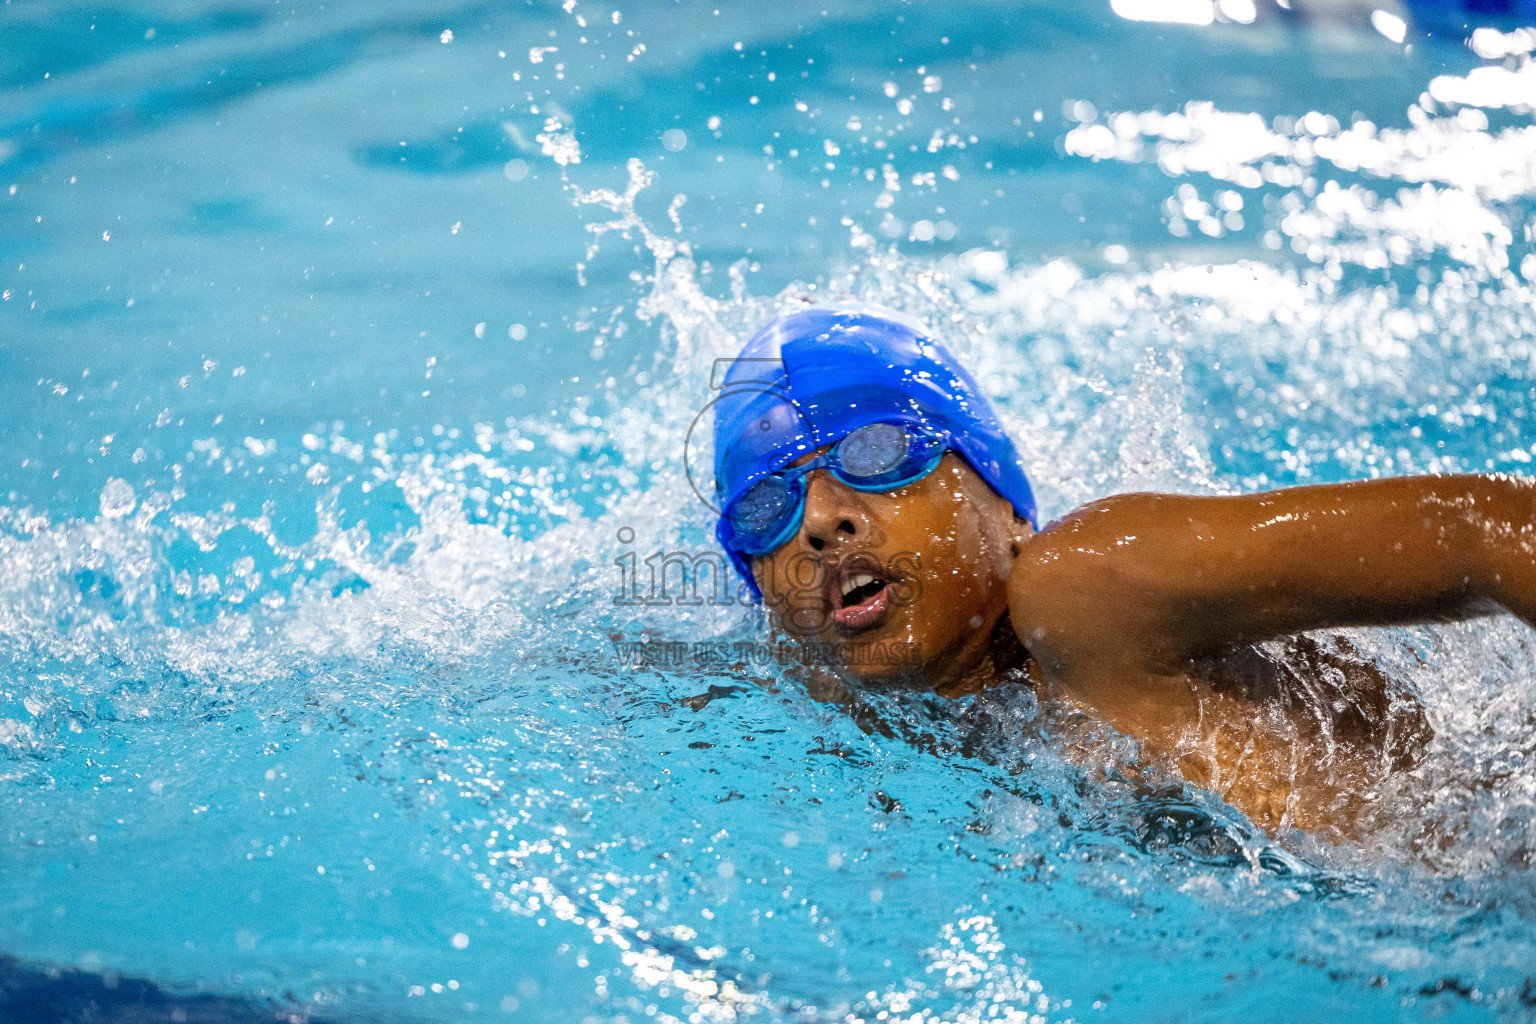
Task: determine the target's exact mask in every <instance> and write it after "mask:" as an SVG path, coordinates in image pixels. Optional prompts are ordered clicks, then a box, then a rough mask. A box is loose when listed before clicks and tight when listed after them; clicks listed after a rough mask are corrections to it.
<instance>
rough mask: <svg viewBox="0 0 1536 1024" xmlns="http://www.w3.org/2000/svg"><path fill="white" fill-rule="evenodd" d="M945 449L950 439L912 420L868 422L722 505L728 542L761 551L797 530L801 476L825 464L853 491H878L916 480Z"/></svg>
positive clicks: (749, 550) (802, 496)
mask: <svg viewBox="0 0 1536 1024" xmlns="http://www.w3.org/2000/svg"><path fill="white" fill-rule="evenodd" d="M948 449H949V439H948V438H947V437H945V435H943V434H941V433H939V432H937V431H935V430H931V429H929V428H928V427H925V426H921V425H918V424H914V423H868V424H865V425H864V426H862V427H859V428H858V429H857V430H854V431H851V432H850V433H849V434H848V435H847V436H846V437H844V438H842V440H840V441H838V442H837V443H836V444H834V445H833V446H832V447H831V448H829V449H828V450H827V451H826V452H825V453H823V454H821V455H819V456H817V457H816V458H814V459H811V460H810V461H809V462H806V463H805V464H804V465H800V466H794V467H792V468H789V469H781V470H779V471H777V472H774V473H769V474H768V475H767V476H765V477H763V478H762V479H761V480H758V481H757V482H756V483H754V484H753V485H752V486H751V487H749V488H747V490H746V491H745V492H744V493H743V494H742V495H741V497H739V498H737V499H736V500H735V501H734V502H732V503H731V505H730V506H729V507H728V508H727V509H726V510H725V519H726V522H728V523H729V524H730V534H731V536H730V543H731V544H732V545H733V546H734V547H735V548H736V549H737V550H739V551H741V552H742V553H744V554H747V555H766V554H767V553H768V552H770V551H772V550H773V549H775V548H777V547H778V546H779V545H780V544H783V543H784V542H785V541H787V540H789V539H790V538H791V537H793V536H794V535H795V531H797V530H799V529H800V522H801V519H802V518H803V517H804V515H805V478H806V476H808V475H809V474H810V473H812V472H814V471H816V470H818V469H826V470H827V471H829V472H830V473H831V474H832V476H833V477H834V478H835V479H836V480H837V481H838V482H839V483H842V484H844V485H845V486H847V487H851V488H853V489H854V490H856V491H864V492H866V493H879V492H883V491H894V490H895V489H896V488H898V487H905V486H906V485H907V484H910V483H913V482H914V481H917V480H921V479H922V478H923V477H925V476H927V475H928V474H929V473H931V472H933V469H934V467H935V466H937V465H938V464H939V460H940V459H941V458H943V456H944V453H945V452H946V451H947V450H948Z"/></svg>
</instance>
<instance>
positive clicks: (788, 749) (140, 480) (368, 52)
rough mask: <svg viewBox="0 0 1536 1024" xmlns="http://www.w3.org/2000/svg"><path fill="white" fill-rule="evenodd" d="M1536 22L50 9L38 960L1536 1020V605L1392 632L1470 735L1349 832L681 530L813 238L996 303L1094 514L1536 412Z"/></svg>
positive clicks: (1446, 714)
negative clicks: (874, 672)
mask: <svg viewBox="0 0 1536 1024" xmlns="http://www.w3.org/2000/svg"><path fill="white" fill-rule="evenodd" d="M716 2H717V3H718V2H719V0H716ZM1202 4H1203V5H1204V6H1202ZM1152 17H1159V18H1164V19H1167V18H1174V17H1177V18H1182V19H1183V20H1184V21H1195V22H1202V21H1203V22H1209V23H1208V24H1179V23H1172V22H1170V21H1168V20H1162V21H1158V20H1145V19H1147V18H1152ZM1478 27H1481V28H1483V29H1484V31H1482V32H1479V33H1477V34H1476V35H1473V32H1472V30H1473V29H1474V28H1478ZM1519 28H1520V23H1518V22H1510V21H1499V20H1497V18H1496V17H1495V16H1492V15H1489V16H1484V17H1483V20H1480V21H1475V22H1468V21H1466V20H1465V19H1464V18H1462V17H1460V16H1458V15H1456V14H1455V12H1454V11H1452V12H1446V11H1444V10H1440V11H1436V12H1423V11H1421V12H1420V13H1419V16H1418V17H1417V18H1416V17H1415V15H1414V12H1412V11H1407V10H1404V9H1402V8H1399V7H1398V6H1396V5H1393V4H1384V5H1383V9H1382V10H1380V11H1376V12H1375V13H1374V14H1373V12H1372V10H1371V8H1370V7H1369V6H1367V7H1354V6H1350V5H1328V6H1319V5H1304V4H1302V3H1301V2H1300V0H1291V4H1290V6H1289V9H1283V8H1282V7H1280V6H1276V5H1275V4H1273V3H1272V2H1270V0H1257V6H1255V5H1254V4H1245V3H1235V2H1233V0H1223V2H1222V3H1220V4H1217V5H1210V4H1205V3H1204V0H1190V2H1178V0H1116V2H1115V3H1114V4H1113V5H1111V4H1110V3H1109V2H1108V0H1104V2H1102V3H1101V2H1099V0H1092V2H1084V3H1079V2H1066V0H1062V2H1040V3H1034V4H1030V5H1027V6H1026V5H1002V4H977V5H972V6H969V7H964V8H962V7H959V6H956V5H940V4H896V3H891V2H873V0H872V2H868V3H851V4H843V5H840V6H836V7H827V8H826V9H823V8H822V7H821V6H819V5H817V4H809V5H806V4H787V3H786V4H753V5H741V4H727V3H720V4H719V6H718V8H717V7H714V6H711V5H709V4H697V3H691V2H683V3H663V2H657V3H646V4H633V3H622V4H596V5H595V4H592V3H590V2H589V0H576V2H570V0H567V2H566V3H565V4H564V5H559V4H554V3H537V4H536V3H529V4H522V5H520V4H482V3H474V2H467V0H466V2H462V3H452V2H437V3H434V2H427V0H419V2H415V3H410V4H404V3H394V2H391V0H373V2H368V3H362V2H356V0H339V2H338V0H330V2H328V3H326V4H325V5H323V6H322V5H318V4H295V5H289V4H276V5H274V4H268V3H255V2H244V0H223V2H219V3H215V4H209V5H200V6H199V5H189V4H183V3H175V2H170V0H165V2H160V3H139V4H132V5H128V4H101V5H96V6H93V7H85V6H80V5H77V4H74V3H67V2H63V0H60V2H53V0H33V2H31V3H28V4H20V3H7V4H6V5H5V6H4V7H0V35H3V38H4V40H5V46H4V47H0V80H3V83H4V92H3V93H0V96H3V98H0V257H3V259H0V290H3V293H4V300H3V301H0V402H3V408H4V409H5V412H6V415H5V416H4V417H0V453H3V454H0V655H3V656H0V806H3V825H4V829H3V833H0V955H3V956H4V957H5V958H6V959H4V960H0V967H3V970H0V993H3V999H0V1013H13V1014H15V1015H18V1017H20V1016H23V1015H25V1014H32V1016H31V1017H26V1018H25V1019H85V1018H86V1017H88V1016H90V1014H92V1013H100V1012H103V1011H102V1008H103V1007H111V1006H113V1005H117V1004H120V1010H121V1012H122V1013H124V1014H129V1016H127V1017H125V1019H152V1020H178V1019H200V1020H203V1019H206V1020H226V1019H227V1020H246V1019H251V1020H256V1019H271V1018H272V1016H273V1014H274V1013H276V1014H281V1015H284V1016H287V1017H289V1018H291V1019H295V1020H303V1019H315V1020H337V1021H374V1020H400V1021H418V1020H420V1021H428V1020H434V1021H435V1020H451V1021H459V1020H473V1019H481V1018H492V1019H515V1020H527V1021H552V1022H556V1021H558V1022H570V1021H594V1022H595V1021H644V1020H649V1019H652V1018H654V1019H656V1020H659V1021H684V1020H686V1021H690V1022H699V1021H711V1022H718V1021H733V1020H739V1019H745V1018H748V1017H750V1018H753V1019H759V1020H764V1021H777V1020H793V1021H806V1022H812V1021H834V1020H836V1021H874V1020H903V1021H916V1020H922V1021H929V1020H933V1021H939V1020H942V1021H956V1022H960V1021H975V1022H980V1021H987V1020H994V1019H995V1020H1009V1021H1066V1020H1073V1021H1096V1020H1103V1021H1143V1020H1181V1021H1183V1020H1221V1021H1226V1020H1233V1019H1244V1020H1277V1021H1278V1020H1294V1019H1319V1018H1323V1017H1324V1016H1325V1015H1326V1016H1338V1017H1344V1018H1346V1019H1350V1020H1409V1019H1413V1020H1418V1019H1422V1018H1426V1017H1435V1018H1437V1019H1449V1020H1459V1019H1467V1020H1526V1019H1536V898H1533V893H1536V885H1533V882H1536V826H1533V809H1536V686H1533V683H1532V679H1533V675H1536V646H1533V644H1532V637H1531V635H1530V632H1529V630H1528V629H1527V627H1525V626H1523V625H1521V624H1520V623H1518V622H1516V621H1514V620H1513V619H1510V618H1507V617H1494V618H1486V619H1481V620H1477V621H1474V622H1470V623H1464V624H1459V625H1448V626H1443V627H1434V628H1424V629H1412V630H1391V631H1361V632H1358V633H1356V634H1352V639H1353V642H1354V643H1356V644H1357V645H1359V646H1360V647H1362V648H1363V649H1365V650H1367V651H1369V652H1371V653H1372V654H1373V656H1375V657H1376V658H1378V659H1380V660H1381V661H1382V663H1383V664H1385V665H1387V666H1388V668H1389V669H1391V671H1393V672H1394V673H1395V674H1396V675H1398V676H1399V677H1400V678H1402V679H1404V680H1407V681H1408V682H1409V684H1410V685H1411V686H1412V687H1413V688H1414V689H1416V690H1417V691H1418V692H1419V694H1420V695H1421V697H1422V700H1423V701H1424V703H1425V705H1426V707H1427V710H1428V714H1429V716H1430V719H1431V721H1432V723H1433V725H1434V728H1435V730H1436V739H1435V741H1434V744H1433V745H1432V747H1431V750H1430V755H1429V757H1428V758H1427V759H1426V760H1425V762H1424V763H1423V764H1422V765H1421V766H1420V767H1418V768H1417V769H1415V771H1414V772H1412V773H1411V774H1409V775H1407V776H1404V777H1401V778H1398V779H1396V780H1394V782H1393V783H1392V784H1391V785H1390V786H1389V787H1387V789H1386V790H1385V791H1384V792H1383V793H1382V794H1381V795H1380V797H1379V799H1378V805H1379V811H1378V813H1377V814H1376V815H1375V819H1374V824H1373V828H1372V831H1371V832H1370V833H1369V834H1368V835H1367V836H1366V838H1365V839H1363V840H1362V841H1360V842H1358V843H1343V844H1341V845H1334V844H1332V843H1329V842H1325V841H1322V840H1320V839H1318V838H1316V837H1308V836H1305V835H1290V836H1282V837H1277V838H1274V839H1271V838H1269V837H1266V836H1265V835H1263V834H1262V833H1261V832H1259V831H1258V830H1256V829H1255V828H1254V827H1253V826H1252V825H1251V824H1249V823H1248V822H1247V821H1246V820H1245V819H1244V818H1243V817H1242V816H1241V815H1239V814H1238V813H1236V812H1235V811H1233V810H1232V809H1230V808H1228V807H1226V806H1224V805H1222V804H1221V803H1220V801H1219V800H1217V799H1216V798H1214V797H1212V796H1211V795H1209V794H1207V793H1203V792H1201V791H1199V790H1195V789H1192V788H1189V787H1186V786H1182V785H1179V784H1176V783H1175V782H1173V781H1165V782H1164V783H1160V784H1148V783H1140V784H1133V783H1132V782H1130V781H1128V780H1127V778H1126V777H1125V775H1123V774H1122V773H1120V772H1118V771H1117V769H1116V766H1117V765H1119V764H1121V763H1122V762H1123V759H1125V758H1130V757H1133V756H1134V752H1133V751H1129V750H1126V749H1123V748H1124V746H1125V745H1124V744H1123V743H1116V742H1115V741H1114V740H1113V738H1108V739H1102V740H1101V741H1100V742H1099V743H1098V745H1096V746H1093V747H1091V748H1090V750H1091V753H1090V754H1088V755H1084V754H1083V753H1082V752H1081V751H1077V752H1073V751H1070V750H1068V749H1067V748H1068V747H1070V746H1072V745H1073V744H1074V743H1075V742H1076V740H1075V739H1074V738H1075V737H1079V736H1080V735H1081V733H1082V730H1083V729H1084V725H1083V723H1080V722H1074V721H1072V720H1071V719H1070V716H1064V715H1063V714H1062V713H1061V712H1060V711H1059V710H1058V709H1052V708H1042V707H1040V706H1037V704H1036V703H1035V702H1034V700H1033V698H1032V697H1031V696H1029V695H1028V694H1023V693H993V694H989V695H987V696H986V697H984V698H974V699H971V700H967V701H960V702H953V703H946V702H943V701H939V700H938V699H936V698H928V699H924V698H920V697H916V696H912V695H898V696H893V695H889V694H878V693H870V694H863V695H860V697H859V698H858V706H857V708H856V709H855V713H854V714H849V713H848V712H847V711H846V710H845V709H843V708H842V707H840V706H839V705H837V704H834V703H826V702H823V701H820V700H817V699H816V696H817V693H818V686H819V682H818V677H817V675H816V673H814V672H813V671H811V670H809V669H807V668H806V667H805V666H804V665H802V664H800V661H799V660H798V659H797V658H796V657H795V655H794V652H793V651H787V652H786V651H778V652H775V651H773V650H771V649H770V648H771V645H772V644H774V643H775V642H776V638H775V636H774V634H773V632H772V630H771V627H770V625H769V623H768V622H767V621H766V620H765V619H764V618H763V617H762V616H761V614H760V613H759V612H757V611H756V610H754V609H752V608H748V607H743V606H741V605H739V604H736V603H734V602H729V601H707V602H705V603H702V604H698V605H692V604H685V603H679V602H678V601H676V600H675V597H676V596H677V592H676V591H673V592H672V594H671V595H670V596H668V597H666V599H664V597H663V596H662V595H659V594H656V593H651V592H649V591H648V590H645V588H642V591H644V592H643V593H642V595H641V596H642V598H643V600H641V601H640V602H639V603H637V602H636V601H635V600H633V596H634V595H633V591H632V590H631V589H626V588H627V587H630V586H631V584H633V585H634V586H639V583H638V582H636V580H637V579H644V578H646V577H625V576H624V573H625V572H626V570H629V571H635V572H638V571H639V570H637V569H635V567H636V566H640V565H644V564H645V562H644V559H646V558H651V557H654V556H655V555H657V554H663V555H665V554H669V553H670V554H682V555H690V553H694V552H702V551H707V550H709V547H710V536H709V528H710V526H711V516H710V513H709V510H708V509H707V508H706V507H705V505H704V504H703V503H702V502H701V501H700V500H699V498H698V497H697V496H696V494H695V489H694V482H693V481H692V478H691V477H690V475H689V471H690V469H691V468H692V467H694V466H696V465H697V464H698V463H699V460H700V459H701V458H704V459H705V461H706V462H707V450H704V449H702V448H700V446H699V445H698V444H696V443H695V441H696V437H695V436H694V435H691V434H690V428H691V427H692V426H693V425H694V423H695V421H696V419H697V417H698V415H699V412H700V410H702V409H704V408H705V406H706V405H707V404H708V402H709V401H710V399H711V397H712V395H713V394H714V392H712V390H711V379H712V363H713V360H715V359H716V358H720V357H726V356H729V355H731V354H732V353H733V352H734V350H735V348H736V347H737V346H739V344H740V343H741V342H742V341H744V340H745V338H746V337H747V336H748V335H749V334H750V333H751V331H752V330H753V329H754V327H755V326H756V325H758V324H760V323H762V322H763V321H764V320H765V319H766V318H767V317H769V316H771V315H772V313H773V312H774V311H775V310H776V309H778V308H780V306H781V305H783V304H784V303H787V302H793V301H797V300H799V299H801V298H805V297H809V298H814V299H823V298H830V299H860V300H865V301H874V302H879V303H883V304H886V305H889V306H892V307H895V308H898V309H901V310H904V311H906V312H909V313H912V314H914V315H917V316H920V317H922V318H924V319H925V320H926V321H927V322H929V323H930V324H932V325H933V328H934V329H935V331H937V333H938V334H939V335H940V336H941V337H943V338H944V340H946V341H947V342H948V343H949V344H950V345H951V346H952V347H953V348H954V349H955V351H956V352H957V353H958V354H959V355H961V356H962V358H964V359H965V360H966V361H967V363H968V365H970V366H971V367H972V369H973V370H974V371H975V372H976V374H977V376H978V377H979V378H980V379H981V380H982V382H983V384H984V386H985V388H986V389H987V391H988V392H989V393H990V394H991V395H992V396H993V397H994V399H995V400H996V402H997V403H998V406H999V408H1000V410H1001V411H1002V412H1003V414H1004V416H1005V418H1006V420H1007V422H1008V424H1009V426H1010V428H1011V430H1012V432H1013V434H1014V436H1015V437H1016V438H1017V439H1018V441H1019V444H1020V447H1021V450H1022V452H1023V454H1024V458H1025V460H1026V463H1027V465H1028V468H1029V469H1030V472H1031V476H1032V478H1033V479H1034V480H1035V481H1036V487H1037V493H1038V495H1039V497H1040V499H1041V503H1042V511H1043V512H1044V513H1045V515H1046V516H1047V517H1050V516H1053V515H1059V514H1061V513H1063V512H1065V511H1067V510H1068V509H1070V508H1071V507H1073V505H1074V504H1075V503H1078V502H1080V501H1083V500H1086V499H1088V498H1091V497H1095V496H1099V495H1102V494H1105V493H1109V492H1113V491H1117V490H1126V489H1132V488H1148V487H1156V488H1170V489H1180V490H1193V491H1205V492H1223V491H1238V490H1250V489H1255V488H1261V487H1270V486H1279V485H1286V484H1294V483H1301V482H1313V481H1329V480H1343V479H1351V478H1356V477H1362V476H1374V475H1385V474H1401V473H1415V472H1429V471H1436V470H1498V471H1508V472H1517V473H1523V472H1528V471H1529V470H1530V469H1531V461H1532V458H1533V455H1536V424H1533V423H1532V422H1531V395H1532V391H1531V388H1532V382H1533V379H1536V310H1533V304H1532V298H1533V295H1532V283H1533V279H1536V247H1533V231H1536V219H1533V217H1536V125H1533V124H1532V118H1531V111H1532V107H1533V106H1536V64H1533V63H1531V62H1530V60H1529V57H1528V52H1529V50H1530V49H1531V48H1532V46H1533V45H1536V36H1533V35H1528V34H1522V33H1521V32H1519V31H1517V30H1518V29H1519ZM1469 40H1470V42H1469ZM705 486H706V488H707V482H706V484H705ZM706 493H707V490H706ZM626 579H628V580H629V582H628V583H627V582H626ZM708 589H709V588H708V587H706V588H705V591H706V593H707V592H708ZM644 599H649V600H644ZM29 993H30V994H29ZM114 1000H115V1001H116V1003H114ZM7 1001H8V1003H7ZM6 1005H9V1006H10V1010H4V1009H3V1008H4V1007H5V1006H6ZM93 1006H94V1007H95V1009H94V1010H93V1009H91V1007H93ZM133 1013H137V1014H139V1016H137V1017H133V1016H131V1014H133ZM93 1019H94V1018H93Z"/></svg>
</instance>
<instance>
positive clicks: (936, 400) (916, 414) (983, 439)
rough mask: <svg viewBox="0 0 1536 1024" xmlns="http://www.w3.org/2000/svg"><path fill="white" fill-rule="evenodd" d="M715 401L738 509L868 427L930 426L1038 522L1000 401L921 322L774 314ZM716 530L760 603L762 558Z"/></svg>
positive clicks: (850, 310)
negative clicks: (772, 480) (775, 477)
mask: <svg viewBox="0 0 1536 1024" xmlns="http://www.w3.org/2000/svg"><path fill="white" fill-rule="evenodd" d="M720 388H721V397H720V398H718V399H717V400H716V401H715V403H714V414H715V422H714V433H715V492H716V497H717V498H718V500H719V504H718V506H717V507H718V508H720V509H728V508H730V507H731V503H732V502H734V501H735V500H736V499H738V498H740V497H741V496H742V495H743V494H745V493H746V491H747V488H749V487H751V486H752V485H753V484H755V483H756V482H757V481H758V480H761V479H762V478H763V477H765V476H767V475H768V474H769V473H772V472H775V471H777V470H779V469H782V468H783V467H784V466H785V465H787V464H788V463H790V462H792V461H794V460H795V459H797V458H799V457H800V456H802V455H805V454H808V453H810V452H813V451H815V450H817V449H818V448H821V447H823V446H825V445H829V444H832V443H834V442H836V441H838V440H841V439H842V438H843V437H846V436H847V435H848V434H850V433H851V432H853V431H855V430H857V429H858V428H859V427H862V426H865V425H866V424H869V423H881V422H888V421H895V422H909V423H920V424H923V425H925V426H927V427H929V428H931V429H934V430H937V431H939V432H941V433H943V434H944V435H946V436H947V437H948V439H949V444H950V447H951V449H952V450H953V451H955V452H957V453H959V454H960V455H961V456H962V457H963V458H964V459H965V461H966V462H968V463H970V466H971V468H972V469H974V470H975V471H976V472H977V473H978V474H980V475H981V477H982V478H983V479H984V480H986V481H987V483H989V484H991V485H992V489H993V490H994V491H996V492H997V493H998V494H1000V495H1002V496H1003V497H1004V498H1005V499H1007V501H1008V503H1009V504H1011V505H1012V506H1013V509H1014V511H1015V512H1017V513H1018V514H1019V515H1020V516H1022V517H1023V518H1024V519H1026V520H1028V521H1029V523H1030V525H1031V526H1033V525H1035V497H1034V494H1033V492H1031V490H1030V487H1029V480H1028V478H1026V477H1025V475H1024V467H1023V465H1022V464H1021V463H1020V461H1019V453H1018V451H1017V450H1016V449H1015V448H1014V446H1013V442H1012V441H1010V440H1009V439H1008V435H1007V434H1006V433H1004V432H1003V427H1002V424H1001V423H999V422H998V420H997V415H996V414H995V413H994V412H993V411H992V405H991V403H990V402H988V401H987V399H986V396H984V395H983V394H982V393H981V388H979V387H978V386H977V384H976V381H975V380H973V379H972V378H971V375H970V374H968V373H966V372H965V370H964V369H963V368H961V366H960V364H959V363H958V362H957V361H956V360H955V357H954V356H952V355H950V353H949V351H948V350H947V349H945V348H944V346H943V345H940V344H939V343H938V342H937V341H935V340H933V338H931V337H929V336H928V334H927V333H926V332H925V331H924V330H923V329H922V328H921V327H919V326H917V325H916V324H913V323H910V322H908V321H906V320H905V319H903V318H901V317H900V316H899V315H898V314H895V313H891V312H888V311H885V310H878V309H873V308H870V307H867V306H852V305H847V306H814V307H810V308H807V309H802V310H796V311H794V312H791V313H785V314H783V315H781V316H778V317H775V318H774V319H773V320H772V321H771V322H770V323H769V324H768V325H767V326H766V327H764V328H763V329H762V330H760V331H758V332H757V333H756V334H755V335H753V336H752V340H751V341H748V342H747V344H746V346H745V347H743V348H742V350H741V353H740V354H739V355H738V356H737V357H736V358H735V359H734V360H731V361H730V362H729V368H728V370H727V371H726V374H725V378H724V381H723V382H722V383H721V385H720ZM715 535H716V536H717V537H718V538H719V540H720V543H721V545H722V546H723V547H724V548H725V550H726V553H727V554H728V555H729V556H730V558H731V564H733V565H734V566H735V567H736V569H737V571H738V572H740V573H741V575H742V576H743V577H744V578H745V579H746V581H747V586H748V587H749V588H750V589H751V591H752V596H753V597H754V598H755V599H757V598H760V597H761V595H760V594H759V593H758V592H757V584H756V583H755V582H754V581H753V579H752V568H751V560H750V559H749V558H748V557H746V556H745V555H744V554H743V553H742V552H741V551H739V550H737V549H735V548H734V547H733V546H732V545H731V542H730V531H729V529H728V527H727V523H726V520H725V518H724V517H723V516H722V517H721V519H720V522H719V523H718V524H717V525H716V530H715Z"/></svg>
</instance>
